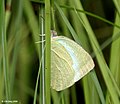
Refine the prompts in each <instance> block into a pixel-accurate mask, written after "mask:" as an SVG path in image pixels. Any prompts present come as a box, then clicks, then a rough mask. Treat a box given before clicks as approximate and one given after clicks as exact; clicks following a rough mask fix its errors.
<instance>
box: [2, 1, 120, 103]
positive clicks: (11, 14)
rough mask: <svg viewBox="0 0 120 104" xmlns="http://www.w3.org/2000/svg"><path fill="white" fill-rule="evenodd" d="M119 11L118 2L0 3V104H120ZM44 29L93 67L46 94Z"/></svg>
mask: <svg viewBox="0 0 120 104" xmlns="http://www.w3.org/2000/svg"><path fill="white" fill-rule="evenodd" d="M119 7H120V2H119V1H118V0H106V1H103V0H97V1H95V0H51V1H50V0H17V1H16V0H6V1H4V0H1V1H0V37H1V38H0V40H1V41H0V102H1V103H2V102H3V101H13V100H17V101H18V102H17V103H19V104H20V103H21V104H31V103H34V104H50V103H51V104H120V77H119V75H120V54H119V52H120V39H119V36H120V30H119V29H120V8H119ZM50 29H53V30H56V31H57V32H58V35H63V36H67V37H69V38H71V39H73V40H74V41H76V42H77V43H78V44H80V45H81V46H82V47H83V48H84V49H85V50H86V51H87V52H89V53H90V54H91V56H92V57H93V60H94V62H95V68H94V70H93V71H91V72H90V73H89V74H88V75H86V76H85V77H84V78H82V79H81V80H80V81H78V82H77V83H76V84H75V85H74V86H72V87H70V88H69V89H66V90H64V91H61V92H56V91H54V90H52V89H50V70H51V69H50V62H51V61H50V46H51V45H50V37H51V36H50ZM43 33H45V34H46V36H45V39H46V50H45V52H44V46H45V44H44V42H42V43H40V44H37V43H35V42H38V41H44V37H41V36H40V34H43ZM43 53H44V55H43ZM41 58H42V60H41ZM45 68H46V69H49V70H44V69H45Z"/></svg>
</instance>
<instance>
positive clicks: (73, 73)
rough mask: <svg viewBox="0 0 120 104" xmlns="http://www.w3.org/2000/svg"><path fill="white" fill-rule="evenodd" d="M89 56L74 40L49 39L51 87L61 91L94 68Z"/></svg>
mask: <svg viewBox="0 0 120 104" xmlns="http://www.w3.org/2000/svg"><path fill="white" fill-rule="evenodd" d="M94 66H95V65H94V62H93V60H92V58H91V56H90V55H89V54H88V53H87V52H86V51H85V50H84V49H83V48H82V47H81V46H80V45H79V44H77V43H76V42H74V41H73V40H71V39H69V38H67V37H64V36H54V37H52V39H51V87H52V89H55V90H56V91H61V90H64V89H66V88H69V87H70V86H72V85H73V84H74V83H75V82H77V81H78V80H80V79H81V78H82V77H84V76H85V75H86V74H87V73H88V72H90V71H91V70H92V69H93V68H94Z"/></svg>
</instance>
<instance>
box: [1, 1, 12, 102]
mask: <svg viewBox="0 0 120 104" xmlns="http://www.w3.org/2000/svg"><path fill="white" fill-rule="evenodd" d="M4 5H5V4H4V0H1V1H0V34H1V35H2V38H1V41H2V53H3V70H4V80H5V92H6V100H9V99H10V87H9V74H8V63H7V62H8V59H7V58H8V57H7V56H8V55H7V40H6V30H5V6H4Z"/></svg>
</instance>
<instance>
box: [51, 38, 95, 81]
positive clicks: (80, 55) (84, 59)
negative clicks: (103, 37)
mask: <svg viewBox="0 0 120 104" xmlns="http://www.w3.org/2000/svg"><path fill="white" fill-rule="evenodd" d="M53 40H54V41H57V42H58V43H59V44H61V45H62V46H63V47H64V48H65V49H66V51H67V53H68V54H69V55H70V56H71V58H72V62H73V63H72V68H73V69H74V71H75V76H74V82H76V81H78V80H79V79H81V78H82V77H83V76H85V75H86V74H87V73H88V72H89V71H90V70H92V69H93V68H94V62H93V60H92V58H91V56H90V55H89V54H88V53H87V52H86V51H85V50H84V49H83V48H82V47H81V46H80V45H78V44H77V43H75V42H74V41H73V40H71V39H69V38H67V37H63V36H56V37H54V38H53Z"/></svg>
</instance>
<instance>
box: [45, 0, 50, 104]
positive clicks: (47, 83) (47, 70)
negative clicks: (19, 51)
mask: <svg viewBox="0 0 120 104" xmlns="http://www.w3.org/2000/svg"><path fill="white" fill-rule="evenodd" d="M50 9H51V8H50V0H45V40H46V50H45V96H46V98H45V100H46V104H51V97H50V81H51V80H50V79H51V34H50V29H51V28H50V27H51V23H50V20H51V17H50Z"/></svg>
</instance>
